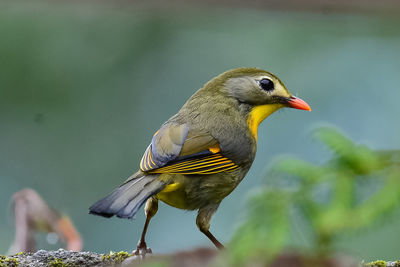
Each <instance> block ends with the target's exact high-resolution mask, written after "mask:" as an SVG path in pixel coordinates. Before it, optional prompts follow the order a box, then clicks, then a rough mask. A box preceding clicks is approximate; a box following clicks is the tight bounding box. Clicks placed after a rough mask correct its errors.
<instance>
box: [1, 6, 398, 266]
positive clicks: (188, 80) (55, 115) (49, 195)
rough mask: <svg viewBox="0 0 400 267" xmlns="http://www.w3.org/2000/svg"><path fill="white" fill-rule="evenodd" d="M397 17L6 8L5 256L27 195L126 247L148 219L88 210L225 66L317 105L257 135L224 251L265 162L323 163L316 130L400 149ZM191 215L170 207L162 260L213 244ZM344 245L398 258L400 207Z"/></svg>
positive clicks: (113, 246)
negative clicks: (267, 76) (17, 196)
mask: <svg viewBox="0 0 400 267" xmlns="http://www.w3.org/2000/svg"><path fill="white" fill-rule="evenodd" d="M267 7H268V6H267ZM399 14H400V13H396V12H393V11H392V12H391V13H390V14H389V15H387V14H385V12H382V11H381V12H377V13H374V12H355V11H354V10H353V11H351V12H346V11H343V12H327V11H326V10H322V11H318V10H317V11H316V10H307V9H305V10H302V11H296V10H294V9H285V8H281V9H271V10H269V9H268V8H266V7H265V6H264V7H263V8H257V7H252V8H249V7H246V6H232V7H227V6H223V5H219V6H218V7H215V6H213V5H207V4H204V5H202V6H200V7H199V6H196V5H184V6H180V5H177V4H175V5H172V6H167V5H163V6H158V5H154V4H153V5H146V4H144V3H140V4H139V3H136V2H116V3H114V4H107V3H105V2H100V3H94V2H89V1H87V2H83V3H80V2H74V3H66V2H50V1H49V2H40V1H30V2H22V1H17V2H14V1H13V2H11V1H3V2H1V3H0V203H2V205H0V252H1V253H5V252H6V251H7V249H8V247H9V245H10V244H11V242H12V240H13V220H12V218H11V215H10V213H9V207H8V206H9V205H8V203H9V201H10V197H11V196H12V195H13V193H15V192H16V191H18V190H20V189H22V188H25V187H31V188H34V189H35V190H37V191H38V192H39V193H40V194H41V195H42V197H43V198H44V199H45V200H46V201H47V202H48V203H49V204H50V205H52V206H53V207H55V208H57V209H58V210H60V211H61V212H64V213H65V214H68V215H69V216H70V217H71V218H72V220H73V221H74V224H75V226H76V227H77V228H78V230H79V231H80V233H81V235H82V237H83V239H84V246H85V250H91V251H96V252H108V251H109V250H114V251H119V250H128V251H130V250H132V249H133V248H134V247H135V246H136V243H137V240H138V238H139V235H140V232H141V230H142V227H143V223H144V215H143V213H140V214H139V215H138V216H137V218H136V220H134V221H129V220H121V219H115V218H112V219H104V218H101V217H96V216H91V215H88V207H89V206H90V205H91V204H92V203H93V202H95V201H96V200H98V199H99V198H101V197H103V196H104V195H105V194H107V193H109V192H110V191H111V190H112V189H113V188H114V187H116V186H118V185H119V184H120V183H121V182H122V181H124V179H125V178H127V177H128V176H129V175H130V174H132V173H133V172H135V171H136V170H137V168H138V162H139V160H140V158H141V156H142V153H143V152H144V150H145V148H146V147H147V145H148V144H149V142H150V140H151V137H152V134H153V133H154V132H155V131H156V130H157V129H158V127H159V126H160V125H161V124H162V123H163V122H164V121H165V120H167V119H168V118H169V117H170V116H172V115H173V114H174V113H176V112H177V111H178V110H179V108H180V106H181V105H182V104H183V103H184V102H185V101H186V99H187V98H188V97H189V96H190V95H192V94H193V92H194V91H195V90H196V89H198V88H200V87H201V86H202V85H203V84H204V83H205V82H206V81H208V80H209V79H211V78H212V77H214V76H215V75H217V74H219V73H221V72H223V71H225V70H228V69H231V68H236V67H244V66H248V67H259V68H263V69H266V70H269V71H271V72H273V73H275V74H277V75H278V76H279V77H280V78H281V79H282V80H283V81H284V82H285V84H286V86H287V87H288V88H289V90H290V91H291V92H292V93H293V94H295V95H297V96H300V97H301V98H303V99H304V100H306V101H307V102H308V103H310V105H311V107H312V108H313V111H312V112H311V113H308V112H300V111H295V110H283V111H279V112H278V113H276V114H274V115H273V116H272V117H270V118H268V119H267V120H266V121H265V122H264V123H263V124H262V125H261V126H260V129H259V144H258V145H259V146H258V154H257V157H256V160H255V162H254V165H253V167H252V169H251V170H250V172H249V174H248V175H247V177H246V179H245V180H244V181H243V182H242V183H241V184H240V185H239V187H238V188H237V189H236V190H235V191H234V192H233V193H232V194H231V195H230V196H229V197H227V198H226V199H225V200H224V201H223V202H222V205H221V206H220V209H219V211H218V212H217V214H216V215H215V216H214V217H213V220H212V222H211V231H212V232H213V233H214V234H215V235H216V236H217V237H218V238H219V239H221V240H222V241H224V242H227V241H229V240H230V238H231V237H232V235H233V233H234V231H235V229H236V227H237V226H238V224H239V223H240V221H241V219H242V218H243V212H244V208H245V205H244V204H245V201H246V198H247V196H248V195H249V192H251V191H252V190H254V189H256V188H257V187H258V185H259V184H260V183H261V181H262V180H263V179H265V177H264V175H265V173H266V170H267V169H268V164H269V162H270V160H271V159H272V158H274V157H276V156H277V155H280V154H282V153H283V154H285V153H290V154H292V155H296V156H297V157H300V158H302V159H304V160H309V161H312V162H315V163H319V162H324V160H326V159H328V158H329V155H328V153H327V151H326V150H323V149H321V147H320V146H319V144H318V143H316V142H315V141H314V140H313V139H312V138H311V135H310V129H311V128H312V127H313V126H314V125H315V124H316V123H321V122H323V123H329V124H334V125H337V126H338V127H340V128H341V129H343V130H344V131H345V132H347V133H348V134H349V136H350V137H351V138H352V139H354V140H357V141H358V142H362V143H365V144H367V145H369V146H370V147H371V148H376V149H398V148H400V138H399V136H400V123H399V116H400V105H399V99H400V88H399V84H400V72H399V71H400V16H399ZM195 216H196V213H195V212H185V211H181V210H177V209H174V208H171V207H168V206H166V205H165V204H161V206H160V209H159V212H158V214H157V216H156V217H155V218H154V219H153V220H152V222H151V225H150V230H149V233H148V237H147V238H148V244H149V245H150V247H151V248H152V249H153V251H154V252H156V253H164V252H171V251H175V250H180V249H188V248H193V247H198V246H211V244H210V242H209V241H208V240H207V239H206V238H205V237H204V236H203V235H202V234H201V233H200V232H198V230H197V227H196V225H195ZM293 224H294V225H297V226H296V227H295V229H297V230H296V231H295V233H294V235H293V237H292V244H293V245H295V244H297V245H303V246H307V245H308V244H307V238H305V234H304V233H303V229H302V226H301V221H299V222H293ZM39 238H40V240H41V241H40V242H41V247H42V248H45V249H54V248H57V247H58V246H57V245H55V246H50V245H48V244H46V242H45V241H44V237H43V236H41V237H39ZM382 244H384V245H382ZM338 246H339V247H341V248H342V249H343V251H345V252H347V253H352V254H355V255H357V256H360V257H362V258H365V259H371V260H372V259H377V258H382V259H392V258H396V257H398V247H400V212H397V213H396V214H395V216H393V217H392V218H391V219H390V221H389V222H386V223H385V224H383V225H381V226H379V227H376V228H374V229H373V231H372V230H371V231H366V232H364V233H363V234H362V235H354V236H348V237H346V238H344V239H343V240H340V241H339V243H338Z"/></svg>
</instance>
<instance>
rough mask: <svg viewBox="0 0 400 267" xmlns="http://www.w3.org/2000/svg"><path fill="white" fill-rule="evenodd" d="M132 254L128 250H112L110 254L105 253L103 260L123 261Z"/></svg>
mask: <svg viewBox="0 0 400 267" xmlns="http://www.w3.org/2000/svg"><path fill="white" fill-rule="evenodd" d="M130 256H131V255H130V254H129V253H128V252H126V251H120V252H112V251H110V254H104V255H103V256H102V260H103V261H105V262H108V261H112V262H114V263H121V262H123V261H124V260H125V259H126V258H128V257H130Z"/></svg>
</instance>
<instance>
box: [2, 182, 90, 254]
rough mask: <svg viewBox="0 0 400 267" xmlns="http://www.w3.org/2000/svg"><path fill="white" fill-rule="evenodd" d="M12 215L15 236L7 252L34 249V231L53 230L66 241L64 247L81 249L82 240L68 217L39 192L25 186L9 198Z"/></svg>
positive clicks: (74, 249)
mask: <svg viewBox="0 0 400 267" xmlns="http://www.w3.org/2000/svg"><path fill="white" fill-rule="evenodd" d="M12 209H13V213H14V218H15V239H14V242H13V244H12V245H11V247H10V249H9V254H14V253H18V252H34V251H36V241H35V234H36V232H47V233H56V234H57V236H58V237H59V238H60V239H61V240H62V241H64V242H66V244H67V249H69V250H73V251H80V250H81V249H82V239H81V237H80V235H79V234H78V232H77V231H76V229H75V228H74V226H73V225H72V223H71V221H70V219H69V218H68V217H65V216H61V215H60V213H59V212H57V211H56V210H54V209H52V208H50V207H49V206H48V205H47V204H46V202H45V201H44V200H43V199H42V198H41V197H40V196H39V194H38V193H37V192H36V191H34V190H32V189H24V190H21V191H19V192H17V193H15V194H14V195H13V197H12Z"/></svg>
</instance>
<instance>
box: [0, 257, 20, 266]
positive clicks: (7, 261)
mask: <svg viewBox="0 0 400 267" xmlns="http://www.w3.org/2000/svg"><path fill="white" fill-rule="evenodd" d="M17 266H18V259H16V258H13V257H7V256H0V267H17Z"/></svg>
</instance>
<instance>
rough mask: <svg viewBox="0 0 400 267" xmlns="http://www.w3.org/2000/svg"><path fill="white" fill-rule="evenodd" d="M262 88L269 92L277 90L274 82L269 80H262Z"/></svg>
mask: <svg viewBox="0 0 400 267" xmlns="http://www.w3.org/2000/svg"><path fill="white" fill-rule="evenodd" d="M260 87H261V88H262V89H263V90H265V91H267V92H269V91H272V90H274V88H275V87H274V82H273V81H271V80H270V79H267V78H264V79H262V80H260Z"/></svg>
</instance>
